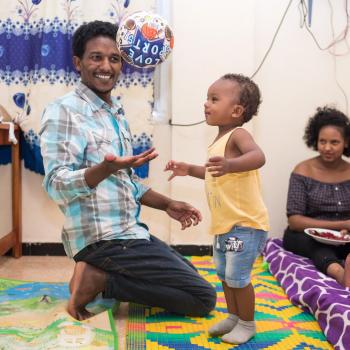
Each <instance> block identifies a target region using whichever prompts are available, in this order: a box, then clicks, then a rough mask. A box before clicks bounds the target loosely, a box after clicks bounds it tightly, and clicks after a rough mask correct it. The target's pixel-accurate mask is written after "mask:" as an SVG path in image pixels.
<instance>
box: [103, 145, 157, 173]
mask: <svg viewBox="0 0 350 350" xmlns="http://www.w3.org/2000/svg"><path fill="white" fill-rule="evenodd" d="M156 157H158V153H156V152H155V149H154V147H152V148H150V149H149V150H147V151H145V152H142V153H140V154H138V155H136V156H128V157H116V156H115V155H114V154H111V153H108V154H106V155H105V159H104V161H105V162H106V164H107V166H108V168H109V169H110V171H111V172H112V173H114V172H116V171H118V170H120V169H126V168H135V167H138V166H140V165H143V164H145V163H147V162H149V161H150V160H152V159H154V158H156Z"/></svg>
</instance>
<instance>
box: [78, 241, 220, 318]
mask: <svg viewBox="0 0 350 350" xmlns="http://www.w3.org/2000/svg"><path fill="white" fill-rule="evenodd" d="M74 260H75V261H76V262H78V261H85V262H86V263H88V264H90V265H92V266H95V267H97V268H99V269H101V270H103V271H105V272H106V273H107V283H106V289H105V292H104V294H103V296H104V297H105V298H115V299H117V300H119V301H130V302H134V303H138V304H145V305H149V306H158V307H162V308H164V309H166V310H168V311H171V312H174V313H178V314H184V315H189V316H204V315H206V314H208V313H209V312H210V311H211V310H213V309H214V307H215V303H216V292H215V289H214V288H213V287H212V286H211V285H210V284H209V283H208V282H207V281H205V280H204V279H203V278H202V277H201V276H200V275H199V274H198V272H197V270H196V268H195V267H194V266H193V265H192V264H191V263H190V262H189V261H188V260H187V259H185V258H184V257H182V256H181V255H180V254H179V253H177V252H176V251H175V250H173V249H172V248H171V247H169V246H168V245H167V244H166V243H164V242H162V241H161V240H159V239H158V238H156V237H154V236H151V238H150V240H149V241H148V240H145V239H130V240H124V239H115V240H110V241H100V242H97V243H94V244H91V245H89V246H88V247H86V248H84V249H83V250H82V251H80V252H79V253H78V254H77V255H75V257H74Z"/></svg>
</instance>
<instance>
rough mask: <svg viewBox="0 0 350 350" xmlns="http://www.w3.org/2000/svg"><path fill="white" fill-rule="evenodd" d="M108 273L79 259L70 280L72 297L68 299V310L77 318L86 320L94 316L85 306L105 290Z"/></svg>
mask: <svg viewBox="0 0 350 350" xmlns="http://www.w3.org/2000/svg"><path fill="white" fill-rule="evenodd" d="M105 284H106V273H105V272H104V271H102V270H100V269H97V268H96V267H94V266H91V265H89V264H87V263H85V262H83V261H79V262H78V263H77V264H76V266H75V269H74V274H73V277H72V280H71V282H70V284H69V285H70V288H71V289H72V290H71V297H70V298H69V301H68V306H67V311H68V313H69V314H70V315H71V316H72V317H74V318H75V319H77V320H80V321H81V320H85V319H86V318H89V317H91V316H93V314H91V313H90V312H89V311H87V310H86V308H85V306H86V305H87V304H88V303H89V302H91V301H92V300H93V299H94V298H95V297H96V295H97V294H98V293H100V292H103V291H104V290H105Z"/></svg>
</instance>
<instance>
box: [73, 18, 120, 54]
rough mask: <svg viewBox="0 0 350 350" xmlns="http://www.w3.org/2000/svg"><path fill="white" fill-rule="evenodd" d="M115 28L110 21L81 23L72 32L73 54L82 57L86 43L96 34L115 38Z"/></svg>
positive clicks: (116, 28)
mask: <svg viewBox="0 0 350 350" xmlns="http://www.w3.org/2000/svg"><path fill="white" fill-rule="evenodd" d="M117 30H118V27H117V26H116V25H115V24H113V23H110V22H103V21H93V22H88V23H85V24H82V25H81V26H80V27H78V29H77V30H76V31H75V32H74V34H73V38H72V51H73V56H78V57H79V58H82V57H83V55H84V52H85V46H86V43H87V42H88V41H89V40H91V39H93V38H95V37H97V36H105V37H108V38H111V39H112V40H116V35H117Z"/></svg>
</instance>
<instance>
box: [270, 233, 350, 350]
mask: <svg viewBox="0 0 350 350" xmlns="http://www.w3.org/2000/svg"><path fill="white" fill-rule="evenodd" d="M264 255H265V260H266V261H267V262H268V264H269V268H270V271H271V273H272V274H273V275H274V276H275V277H276V279H277V280H278V281H279V283H280V284H281V286H282V288H283V289H284V290H285V292H286V294H287V295H288V297H289V299H290V301H291V302H292V303H293V304H294V305H296V306H299V307H302V308H303V309H305V310H307V311H309V312H311V313H312V314H313V315H314V316H315V318H316V319H317V321H318V323H319V325H320V327H321V329H322V330H323V332H324V334H325V335H326V337H327V340H328V341H329V342H330V343H331V344H333V345H334V348H335V349H337V350H344V349H345V350H350V288H344V287H342V286H341V285H340V284H338V283H337V282H336V281H335V280H334V279H332V278H330V277H328V276H326V275H324V274H323V273H321V272H319V271H318V270H316V268H315V266H314V265H313V263H312V262H311V260H309V259H307V258H303V257H300V256H298V255H295V254H293V253H291V252H288V251H286V250H284V249H283V247H282V241H281V240H280V239H276V238H275V239H269V240H268V242H267V244H266V247H265V251H264Z"/></svg>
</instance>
